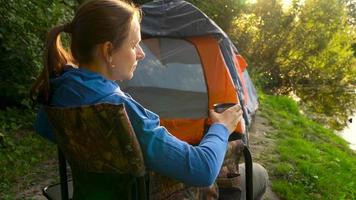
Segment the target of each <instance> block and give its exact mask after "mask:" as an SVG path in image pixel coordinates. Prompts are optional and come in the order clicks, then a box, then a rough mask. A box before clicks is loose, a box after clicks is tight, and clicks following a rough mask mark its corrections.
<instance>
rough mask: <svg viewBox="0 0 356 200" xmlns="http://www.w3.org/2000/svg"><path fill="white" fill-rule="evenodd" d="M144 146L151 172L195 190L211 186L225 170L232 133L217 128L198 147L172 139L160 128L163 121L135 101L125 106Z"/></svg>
mask: <svg viewBox="0 0 356 200" xmlns="http://www.w3.org/2000/svg"><path fill="white" fill-rule="evenodd" d="M125 107H126V110H127V113H128V115H129V118H130V121H131V123H132V125H133V128H134V130H135V132H136V135H137V138H138V140H139V142H140V145H141V148H142V151H143V155H144V157H145V163H146V166H147V167H148V168H150V169H151V170H153V171H155V172H157V173H159V174H162V175H165V176H168V177H171V178H174V179H176V180H179V181H181V182H183V183H185V184H187V185H191V186H209V185H211V184H212V183H213V182H214V181H215V179H216V177H217V175H218V173H219V171H220V168H221V165H222V163H223V160H224V156H225V152H226V149H227V144H228V136H229V133H228V130H227V129H226V127H225V126H224V125H221V124H213V125H212V126H211V127H210V129H209V131H208V133H207V134H206V135H205V136H204V138H203V139H202V141H201V142H200V144H199V145H198V146H192V145H190V144H188V143H186V142H184V141H181V140H179V139H177V138H176V137H174V136H172V135H171V134H170V133H169V132H168V131H167V130H166V129H165V128H164V127H162V126H160V125H159V118H158V116H157V115H155V114H153V113H152V112H150V111H148V110H146V109H144V108H143V107H142V106H140V105H139V104H137V103H136V102H135V101H134V100H132V101H131V100H128V101H126V102H125Z"/></svg>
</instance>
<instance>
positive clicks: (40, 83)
mask: <svg viewBox="0 0 356 200" xmlns="http://www.w3.org/2000/svg"><path fill="white" fill-rule="evenodd" d="M61 32H66V33H71V24H66V25H60V26H56V27H54V28H52V29H51V30H50V31H49V32H48V34H47V39H46V44H45V51H44V63H43V64H44V68H43V70H42V72H41V74H40V76H39V77H38V79H37V81H36V82H35V84H34V85H33V86H32V89H31V92H30V97H31V100H32V103H33V104H36V103H41V104H48V103H49V100H50V99H49V97H50V83H49V80H50V78H51V77H54V76H57V75H60V74H61V73H62V71H63V68H64V66H65V65H66V64H67V63H74V60H73V57H72V55H71V53H70V52H67V51H66V50H65V49H64V47H63V46H62V42H61V36H60V33H61Z"/></svg>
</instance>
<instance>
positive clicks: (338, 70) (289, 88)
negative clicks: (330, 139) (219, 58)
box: [231, 0, 356, 128]
mask: <svg viewBox="0 0 356 200" xmlns="http://www.w3.org/2000/svg"><path fill="white" fill-rule="evenodd" d="M346 6H347V5H346V4H344V3H342V2H341V1H340V0H326V1H325V0H306V1H305V4H304V5H303V4H301V3H300V2H299V1H294V3H293V6H292V7H291V8H290V9H288V10H283V7H282V6H281V3H280V2H279V1H257V3H256V4H252V5H250V6H248V7H247V8H246V10H245V11H244V12H243V14H241V15H240V16H239V17H238V18H237V19H236V20H235V22H234V25H235V26H234V27H236V29H235V30H234V31H233V32H232V34H231V36H232V38H233V40H234V41H236V42H237V44H238V47H239V48H240V49H241V50H242V51H241V52H242V54H243V55H245V56H246V58H247V59H248V61H249V63H251V66H252V67H250V70H251V71H252V72H251V74H253V76H255V77H256V78H255V79H257V81H258V82H259V85H262V87H263V89H264V90H265V91H271V92H274V93H279V94H289V93H291V92H293V93H294V94H296V95H297V96H298V97H299V98H300V99H301V101H300V102H302V104H303V106H304V110H305V111H306V112H308V113H309V115H310V116H312V117H314V118H315V119H317V120H319V121H322V122H323V123H324V124H327V125H330V126H332V127H333V128H341V127H342V125H343V124H344V123H345V122H346V119H347V117H348V116H350V115H351V113H352V111H353V110H352V109H353V108H355V106H356V95H355V92H354V88H355V86H356V82H355V78H354V77H356V69H355V66H356V59H355V57H354V56H353V54H354V52H353V49H352V45H353V43H354V42H355V39H356V38H355V37H354V38H353V36H352V35H353V34H352V33H354V29H353V27H352V26H350V24H349V23H348V19H349V18H348V16H349V15H348V13H347V11H346V10H347V9H346Z"/></svg>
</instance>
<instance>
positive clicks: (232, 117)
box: [210, 104, 242, 134]
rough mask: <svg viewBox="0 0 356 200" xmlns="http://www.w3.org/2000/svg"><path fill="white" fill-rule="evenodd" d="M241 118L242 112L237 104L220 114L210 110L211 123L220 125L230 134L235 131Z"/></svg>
mask: <svg viewBox="0 0 356 200" xmlns="http://www.w3.org/2000/svg"><path fill="white" fill-rule="evenodd" d="M241 118H242V110H241V107H240V105H238V104H236V105H235V106H232V107H230V108H229V109H227V110H225V111H224V112H222V113H217V112H215V111H214V109H210V119H211V121H212V122H213V123H220V124H223V125H225V127H226V128H227V129H228V130H229V133H230V134H231V133H232V132H233V131H234V130H235V128H236V126H237V123H238V122H239V121H240V120H241Z"/></svg>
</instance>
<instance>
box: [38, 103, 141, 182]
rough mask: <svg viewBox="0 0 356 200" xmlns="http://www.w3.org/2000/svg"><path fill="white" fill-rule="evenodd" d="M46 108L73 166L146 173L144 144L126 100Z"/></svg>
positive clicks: (67, 157) (122, 172)
mask: <svg viewBox="0 0 356 200" xmlns="http://www.w3.org/2000/svg"><path fill="white" fill-rule="evenodd" d="M45 110H46V112H47V114H48V118H49V119H50V121H51V124H52V126H53V128H54V133H55V136H56V140H57V144H58V145H59V147H60V149H61V150H62V151H63V153H64V155H65V157H66V159H67V160H68V162H69V164H70V165H71V166H72V165H75V166H76V167H77V168H79V169H81V170H84V171H87V172H95V173H117V174H130V175H133V176H143V175H144V174H145V165H144V160H143V156H142V152H141V148H140V145H139V143H138V141H137V138H136V135H135V132H134V130H133V128H132V126H131V123H130V121H129V119H128V116H127V114H126V111H125V107H124V105H123V104H118V105H115V104H106V103H104V104H95V105H90V106H80V107H71V108H59V107H50V106H46V107H45Z"/></svg>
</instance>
